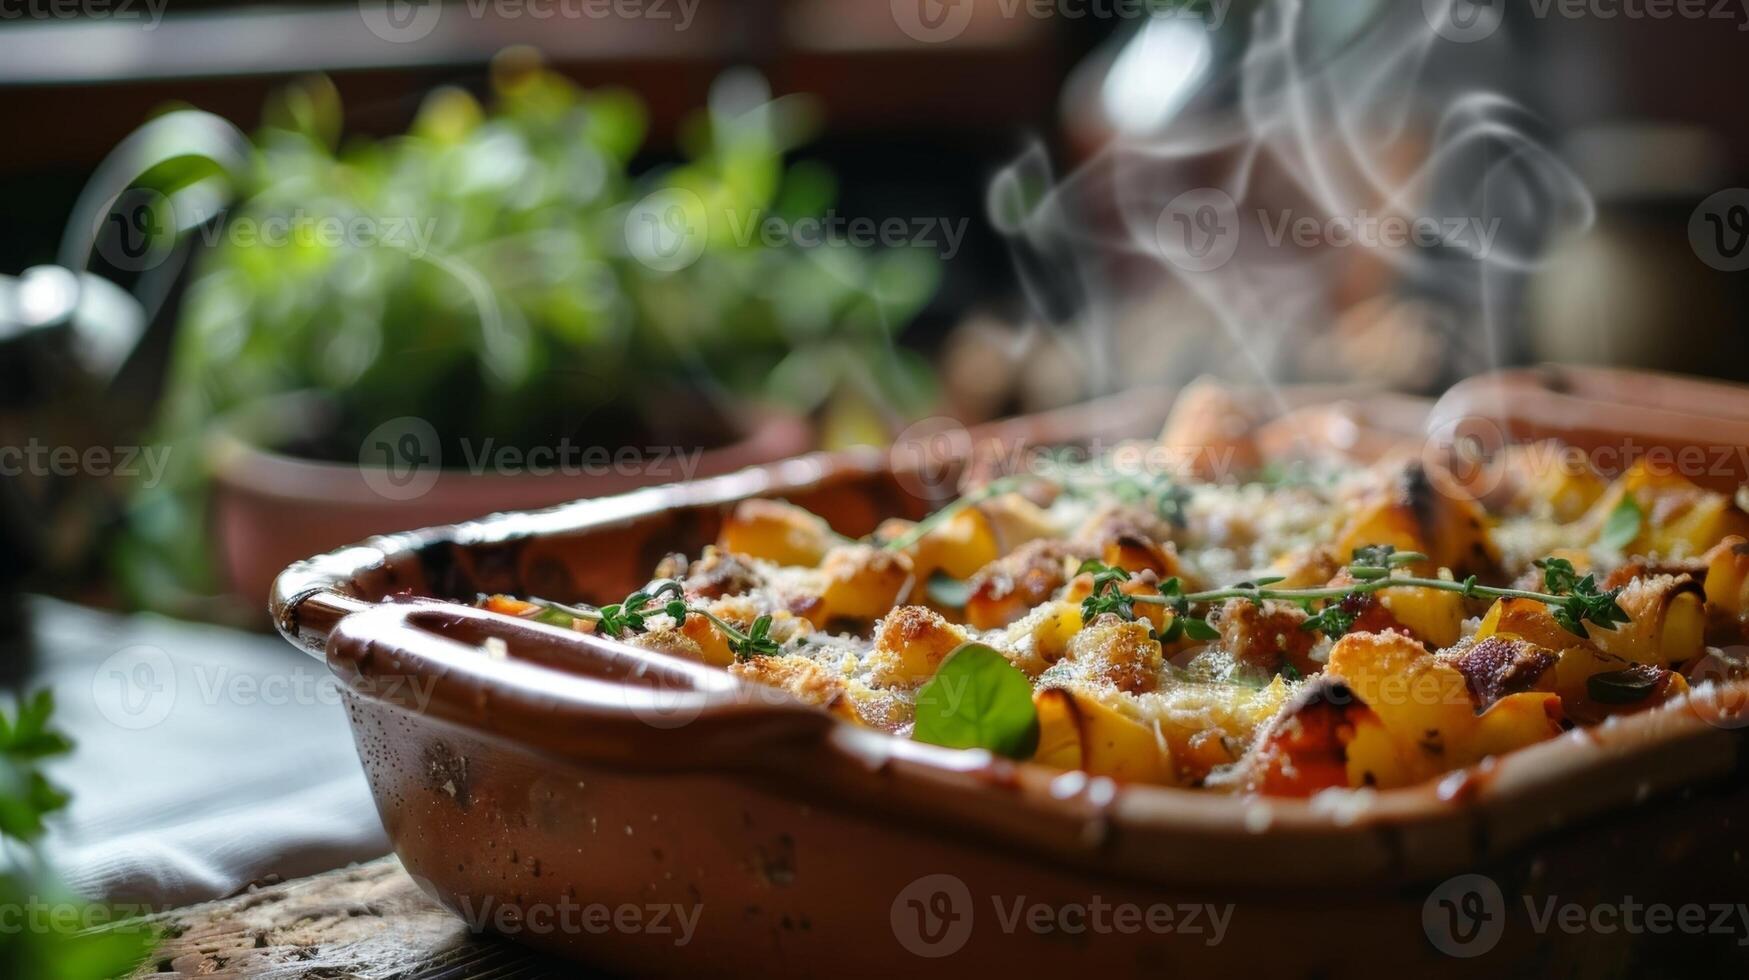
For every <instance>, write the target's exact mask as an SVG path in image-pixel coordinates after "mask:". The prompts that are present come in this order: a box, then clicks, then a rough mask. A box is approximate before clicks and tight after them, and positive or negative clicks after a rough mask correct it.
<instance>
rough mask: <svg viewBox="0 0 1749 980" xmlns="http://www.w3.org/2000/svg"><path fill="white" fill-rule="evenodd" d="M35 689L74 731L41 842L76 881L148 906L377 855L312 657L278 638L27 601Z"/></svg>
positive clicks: (377, 838) (377, 834) (345, 738)
mask: <svg viewBox="0 0 1749 980" xmlns="http://www.w3.org/2000/svg"><path fill="white" fill-rule="evenodd" d="M31 613H32V617H33V628H32V632H33V633H34V635H35V636H36V638H37V646H38V654H37V656H38V663H37V680H36V681H35V682H34V683H35V686H38V687H40V686H44V685H47V686H50V687H52V688H53V689H54V692H55V697H56V702H57V706H58V707H57V713H56V717H57V718H58V719H59V724H60V727H61V729H62V730H63V731H66V732H67V733H69V734H70V735H71V736H72V737H73V739H74V741H75V742H76V743H77V745H76V747H75V749H74V752H73V754H72V755H71V756H70V757H68V758H66V759H64V760H61V761H57V762H56V763H54V764H53V765H52V766H50V768H49V777H50V779H51V780H53V781H55V782H56V783H58V784H59V785H60V786H62V787H63V788H65V789H67V790H69V791H71V793H72V794H73V802H72V805H71V806H70V807H69V808H68V810H67V811H66V813H65V814H64V815H63V816H62V817H61V818H59V819H57V820H56V821H55V826H54V828H53V829H52V830H51V832H50V834H49V836H48V838H47V840H46V841H45V851H46V854H47V857H48V860H49V862H50V864H51V865H52V866H53V867H54V868H55V869H56V870H57V871H59V872H60V874H61V876H62V878H63V879H65V880H66V882H67V883H68V884H69V885H70V886H71V887H73V889H74V890H75V891H77V892H78V893H79V894H81V895H84V896H85V897H87V898H92V899H104V900H108V901H112V902H126V903H144V904H148V905H151V906H154V907H169V906H178V905H186V904H189V903H192V902H199V901H205V900H208V899H212V898H218V897H221V896H225V895H229V894H232V893H234V892H237V891H239V890H240V889H242V888H244V887H245V886H247V885H248V884H249V883H250V882H253V881H259V880H262V879H265V878H269V877H271V876H275V875H277V876H279V877H281V878H292V877H298V876H302V875H307V874H313V873H315V872H318V871H323V870H327V869H329V868H334V867H339V866H341V865H344V864H347V863H349V862H352V861H358V860H364V859H368V858H373V857H377V856H380V855H382V854H384V853H386V852H387V851H388V849H389V845H388V841H387V839H386V838H385V837H384V835H383V831H382V827H381V824H380V823H379V822H378V820H377V814H376V808H375V806H374V805H373V804H372V802H371V799H370V792H369V789H368V788H367V786H366V784H365V779H364V774H363V772H362V770H360V768H359V764H358V757H357V755H356V754H355V752H354V748H353V742H352V734H351V730H350V729H349V728H348V726H347V722H346V717H345V712H344V711H343V710H342V708H341V707H340V704H339V701H338V698H337V696H336V688H335V686H334V683H333V682H332V680H331V679H330V675H329V673H328V669H327V667H326V666H325V665H323V664H322V663H320V662H318V661H316V660H314V659H312V658H311V657H309V656H307V655H305V654H303V653H301V652H300V651H298V650H295V649H293V648H292V647H291V646H290V645H289V644H287V643H286V642H285V641H284V640H281V639H280V638H278V637H268V636H260V635H254V634H249V633H243V632H238V631H235V630H229V629H222V628H218V627H212V626H200V625H192V624H188V623H181V622H176V621H174V620H168V619H164V618H161V617H156V616H119V615H114V614H109V613H103V612H96V611H93V610H89V609H84V608H81V607H78V606H73V605H68V604H65V603H61V602H56V601H53V600H48V599H37V600H32V602H31Z"/></svg>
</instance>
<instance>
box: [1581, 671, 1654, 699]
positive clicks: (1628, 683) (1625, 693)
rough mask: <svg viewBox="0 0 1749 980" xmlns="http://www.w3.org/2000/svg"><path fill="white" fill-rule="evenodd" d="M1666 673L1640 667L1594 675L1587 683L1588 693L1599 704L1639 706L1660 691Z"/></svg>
mask: <svg viewBox="0 0 1749 980" xmlns="http://www.w3.org/2000/svg"><path fill="white" fill-rule="evenodd" d="M1663 673H1664V672H1663V671H1660V670H1658V669H1657V668H1653V667H1647V666H1643V665H1642V666H1638V667H1629V668H1627V669H1626V670H1611V671H1608V672H1606V673H1602V674H1593V675H1591V676H1590V677H1589V678H1587V679H1586V681H1585V690H1586V693H1588V694H1590V695H1591V700H1593V701H1596V702H1598V703H1599V704H1638V703H1640V702H1641V701H1644V700H1646V699H1647V698H1649V697H1651V696H1652V693H1653V692H1654V691H1656V690H1658V683H1659V681H1661V680H1662V679H1663V678H1662V676H1661V675H1662V674H1663Z"/></svg>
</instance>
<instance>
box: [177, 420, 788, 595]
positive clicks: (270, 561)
mask: <svg viewBox="0 0 1749 980" xmlns="http://www.w3.org/2000/svg"><path fill="white" fill-rule="evenodd" d="M322 414H323V411H322V406H321V403H320V401H319V400H318V399H315V398H314V397H313V396H309V395H290V396H282V397H277V398H274V399H270V400H267V401H265V402H263V403H260V404H257V405H255V406H253V407H252V408H251V409H250V411H249V416H250V418H249V421H248V423H247V424H242V423H234V424H231V425H227V426H223V427H221V428H220V430H219V431H218V432H217V433H216V434H215V435H214V436H213V437H212V438H211V439H210V441H209V446H208V451H209V454H210V459H211V467H212V472H213V521H214V531H215V540H216V541H217V542H218V544H217V547H218V549H219V552H220V553H219V559H220V562H221V566H220V567H221V568H222V569H223V570H224V573H225V576H226V581H227V582H228V583H229V585H230V588H231V590H232V591H233V592H234V593H235V594H236V595H239V596H242V597H244V598H246V599H248V600H250V601H251V602H253V601H255V600H256V599H261V598H265V597H266V595H267V594H268V591H269V589H270V588H271V587H272V585H273V580H274V577H275V576H276V575H278V574H279V572H280V571H281V570H283V569H284V568H285V567H286V566H287V565H289V564H290V563H292V562H294V561H296V560H297V559H299V558H301V557H304V556H306V555H309V554H312V553H315V552H320V551H325V550H328V549H331V548H336V547H339V546H341V545H344V544H346V543H348V542H351V541H357V540H360V539H362V538H365V537H369V536H371V535H373V534H383V533H388V532H394V531H401V530H406V529H409V528H419V527H429V526H432V525H437V524H446V523H452V522H455V521H459V520H463V519H466V518H469V517H474V516H478V515H479V514H482V513H489V512H493V511H503V510H526V509H530V508H541V507H550V506H553V505H556V504H561V503H566V502H568V501H572V500H581V499H585V498H592V497H604V496H610V495H613V494H619V493H624V492H626V491H628V490H635V489H637V488H639V487H647V486H655V485H659V484H664V483H677V482H681V481H685V480H691V479H695V478H698V477H705V476H715V475H720V474H723V473H730V472H734V471H735V470H739V469H743V468H745V467H748V466H753V465H757V464H760V463H767V462H771V461H773V460H778V459H784V458H786V457H789V456H795V455H798V454H800V453H803V452H806V451H807V450H809V449H811V448H812V447H813V431H812V428H811V427H810V425H809V424H808V422H807V420H806V419H804V418H802V417H800V416H797V415H795V414H792V413H788V412H785V411H781V410H777V409H772V408H767V407H759V408H751V409H748V410H746V412H745V413H744V416H743V417H742V418H740V419H737V420H735V423H734V430H735V431H737V432H739V433H741V435H740V437H739V438H738V439H735V440H734V441H732V442H729V443H727V444H726V445H722V446H719V447H716V448H710V449H705V448H702V447H699V446H668V447H651V448H647V449H635V450H633V449H629V448H628V447H618V446H590V445H583V444H581V443H576V442H572V443H561V444H559V445H556V446H548V447H541V449H539V450H530V451H528V452H522V451H521V450H518V449H514V448H509V449H507V448H505V447H502V446H497V445H488V444H487V443H486V441H485V440H481V441H480V444H479V447H478V450H477V452H476V453H475V454H474V455H472V456H471V457H469V458H465V459H462V460H449V459H440V458H439V456H438V454H437V453H436V452H435V451H434V449H435V446H436V433H435V432H434V431H432V430H431V428H430V426H429V424H428V423H424V422H422V421H421V420H417V419H397V420H393V421H391V422H388V423H385V424H384V425H382V426H379V427H378V429H377V430H375V431H373V432H372V433H371V434H370V436H369V437H367V439H366V440H365V445H364V446H362V447H361V449H360V461H359V462H357V463H350V462H340V463H336V462H324V461H317V460H311V459H306V458H301V457H297V456H293V455H288V454H287V453H284V452H279V451H276V450H274V449H269V448H264V444H273V443H275V442H282V443H283V442H284V441H288V440H289V438H291V437H294V436H295V435H296V434H298V433H302V432H308V431H310V429H311V428H312V427H315V426H319V425H320V424H321V417H322ZM634 453H635V455H634ZM379 459H380V460H382V461H381V462H378V460H379Z"/></svg>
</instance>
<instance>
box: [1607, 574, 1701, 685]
mask: <svg viewBox="0 0 1749 980" xmlns="http://www.w3.org/2000/svg"><path fill="white" fill-rule="evenodd" d="M1615 601H1616V605H1618V606H1620V607H1621V608H1622V611H1623V612H1625V613H1627V614H1628V617H1629V619H1630V620H1631V621H1630V622H1627V623H1623V624H1621V625H1619V626H1617V627H1616V628H1615V629H1613V630H1605V629H1598V628H1596V627H1592V626H1588V627H1587V628H1588V630H1589V632H1590V633H1591V642H1592V644H1593V645H1595V646H1596V647H1597V648H1598V649H1599V650H1602V651H1603V652H1605V653H1610V654H1614V655H1615V656H1617V657H1619V658H1623V659H1625V660H1629V661H1634V662H1637V663H1644V664H1656V665H1659V666H1669V665H1672V664H1681V663H1685V662H1687V661H1689V660H1692V659H1694V658H1695V657H1698V656H1700V655H1701V653H1702V652H1703V651H1704V650H1705V648H1706V593H1705V592H1704V591H1703V590H1702V589H1701V587H1700V586H1699V585H1698V584H1697V583H1696V582H1695V581H1694V580H1693V579H1691V578H1689V577H1688V576H1686V575H1683V576H1672V575H1660V576H1657V577H1655V578H1639V579H1634V580H1633V581H1632V582H1629V583H1628V585H1627V586H1626V587H1625V588H1623V589H1622V591H1621V594H1620V595H1618V596H1617V597H1616V600H1615Z"/></svg>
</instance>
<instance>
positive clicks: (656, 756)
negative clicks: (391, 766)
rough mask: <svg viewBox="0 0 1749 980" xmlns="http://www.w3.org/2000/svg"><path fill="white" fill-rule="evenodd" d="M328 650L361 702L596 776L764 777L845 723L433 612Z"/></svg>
mask: <svg viewBox="0 0 1749 980" xmlns="http://www.w3.org/2000/svg"><path fill="white" fill-rule="evenodd" d="M326 652H327V659H328V664H329V667H330V669H332V670H333V671H334V673H335V675H336V677H337V678H338V679H339V680H340V682H341V684H342V686H343V688H344V689H345V691H346V693H347V694H348V695H349V696H351V697H361V698H366V699H369V700H372V701H376V702H381V703H386V704H390V705H393V706H394V707H396V708H398V709H400V710H403V711H409V712H414V713H417V714H420V715H425V716H430V717H433V718H437V719H440V720H442V721H445V722H449V723H451V724H456V725H460V726H462V727H464V728H468V729H471V730H473V731H474V732H477V733H481V734H485V733H491V734H492V736H493V737H496V738H503V739H508V740H512V741H514V742H516V743H519V744H523V745H528V746H532V747H535V748H537V749H539V750H542V751H546V752H550V753H553V754H556V755H560V756H562V757H565V758H568V759H573V760H575V761H579V762H586V763H590V764H600V765H610V766H616V767H623V768H631V769H638V770H659V771H673V770H696V769H719V768H750V767H754V766H764V765H768V764H770V763H771V762H772V760H773V759H774V757H775V756H777V755H778V754H780V753H781V750H783V749H784V748H786V747H793V748H796V749H805V748H806V747H809V746H817V745H819V744H820V742H821V741H822V740H823V739H824V738H825V737H826V736H827V735H828V734H829V731H830V729H831V728H832V727H833V725H834V721H833V719H832V717H831V715H829V714H828V713H826V712H824V711H821V710H819V709H818V708H815V707H812V706H810V705H807V704H805V703H803V702H801V701H799V700H797V699H796V698H794V697H792V696H791V695H789V694H788V693H787V692H785V691H782V690H779V689H777V688H772V687H767V686H765V685H762V684H752V683H748V682H745V681H742V680H740V679H739V678H736V677H735V676H734V675H732V674H729V673H727V672H726V671H722V670H719V669H717V668H714V667H711V666H708V665H706V664H702V663H697V662H694V661H691V660H686V659H684V658H680V657H675V656H670V655H667V654H662V653H657V652H654V651H648V650H642V649H639V648H636V647H632V646H629V645H627V644H624V643H620V642H618V641H614V640H608V639H604V638H600V637H596V636H591V635H588V634H584V633H578V632H574V631H571V630H565V629H562V628H559V627H554V626H547V625H544V624H541V623H535V622H525V621H521V620H515V619H511V618H509V617H506V616H502V615H499V614H496V613H491V612H487V611H485V610H479V609H469V608H466V607H459V606H456V605H453V604H447V603H439V602H435V601H431V600H421V599H413V600H407V601H400V602H388V603H384V604H382V605H377V606H372V607H370V608H367V609H364V610H361V611H357V612H353V613H351V614H350V615H347V616H345V617H344V618H342V619H341V620H340V621H339V622H338V623H336V624H335V626H334V628H333V629H332V631H331V632H330V634H329V636H328V641H327V644H326ZM513 652H514V654H513Z"/></svg>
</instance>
